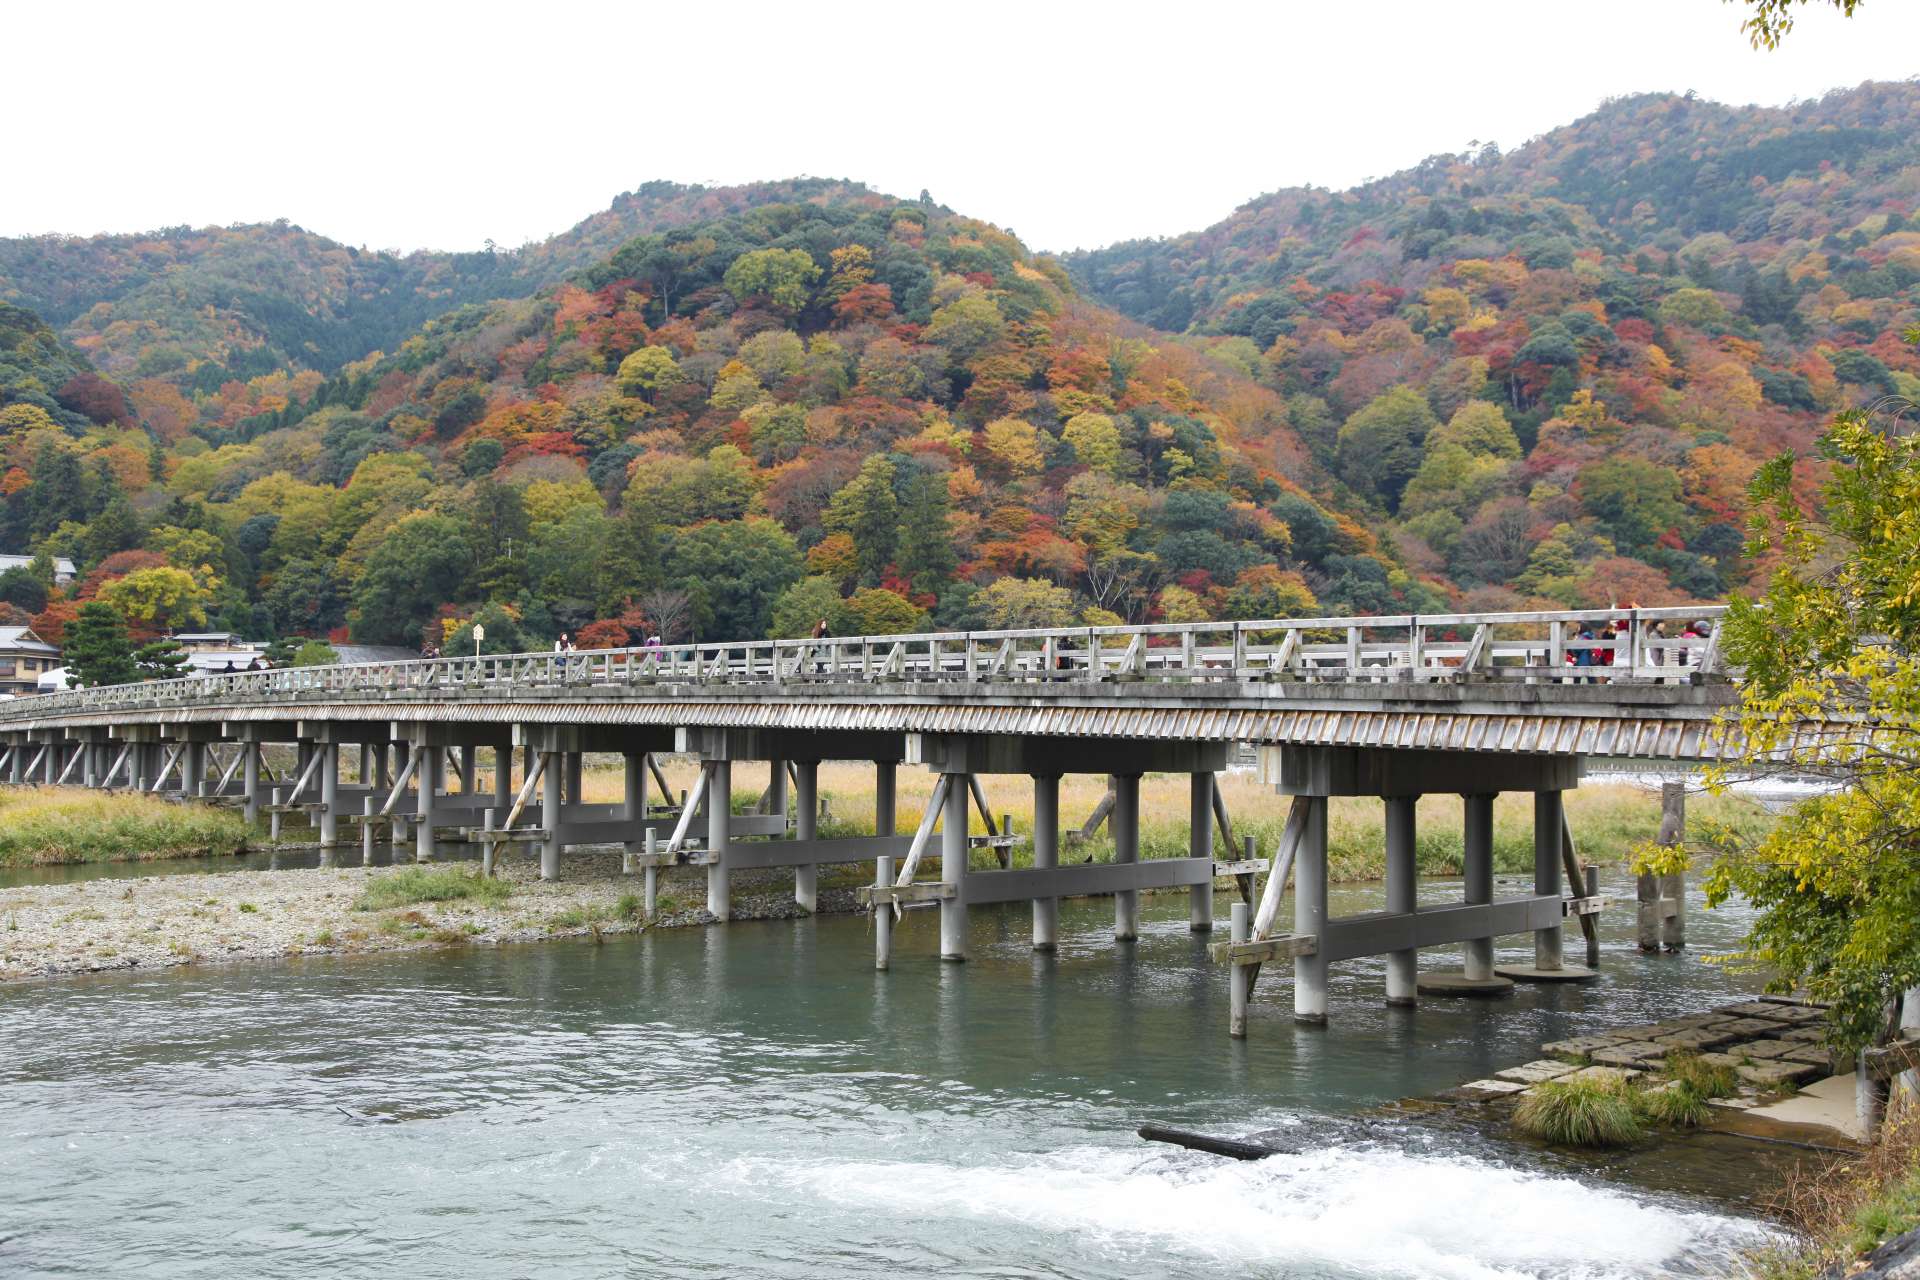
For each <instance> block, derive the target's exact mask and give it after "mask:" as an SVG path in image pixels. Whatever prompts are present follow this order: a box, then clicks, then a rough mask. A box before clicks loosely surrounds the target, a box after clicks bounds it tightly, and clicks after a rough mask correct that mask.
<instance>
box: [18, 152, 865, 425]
mask: <svg viewBox="0 0 1920 1280" xmlns="http://www.w3.org/2000/svg"><path fill="white" fill-rule="evenodd" d="M880 200H881V198H880V197H879V196H876V195H873V194H872V193H870V192H868V191H866V189H865V188H863V187H860V186H859V185H857V184H852V183H845V182H836V181H830V180H826V179H802V180H795V181H789V182H765V183H755V184H752V185H750V186H740V187H689V186H681V185H679V184H676V183H670V182H655V183H648V184H646V185H644V186H642V187H640V188H639V189H638V190H636V191H631V192H628V193H627V194H625V195H622V196H619V197H617V198H616V199H615V200H614V202H613V204H612V205H611V206H610V207H609V208H607V209H605V210H602V211H601V212H599V213H597V214H594V215H593V216H592V217H589V218H587V219H585V220H584V221H582V222H580V223H579V224H578V225H576V226H574V227H573V228H571V229H570V230H568V231H565V232H562V233H561V234H559V235H556V236H553V237H551V238H549V239H547V240H545V241H542V242H540V243H537V244H528V245H525V246H522V247H521V248H518V249H512V250H507V249H494V248H492V247H489V248H488V249H487V250H485V251H481V252H474V253H439V252H425V251H423V252H416V253H408V254H396V253H391V252H377V251H370V250H367V249H364V248H354V247H352V246H350V245H344V244H340V243H337V242H336V241H333V240H329V239H327V238H326V237H325V236H320V235H316V234H314V233H312V232H310V231H306V230H303V229H302V228H300V227H297V226H293V225H291V224H289V223H286V222H276V223H272V224H267V225H251V226H248V225H242V226H233V227H204V228H197V229H196V228H189V227H172V228H167V229H165V230H161V231H156V232H152V233H149V234H144V235H106V236H88V237H81V236H33V237H22V238H14V239H0V302H10V303H13V304H15V305H17V306H21V307H25V308H27V309H29V310H31V311H33V312H35V313H36V314H37V315H39V316H40V318H41V319H43V320H45V321H46V322H47V323H49V324H51V325H53V326H54V327H55V328H57V329H59V330H60V331H61V334H62V336H63V337H64V338H65V339H66V340H67V341H68V342H70V343H72V344H73V346H74V347H76V348H77V349H78V350H80V351H81V352H83V353H84V354H86V355H87V356H88V357H89V359H90V360H91V361H92V363H93V364H94V366H95V367H96V368H97V369H98V370H99V371H100V372H102V373H104V374H106V375H107V376H109V377H112V378H114V379H117V380H119V381H120V382H122V383H123V384H125V385H126V386H127V388H128V389H129V391H130V392H131V394H132V396H133V398H134V401H135V403H136V404H138V405H140V406H141V408H142V411H143V412H145V413H148V414H149V415H150V416H152V417H155V418H157V419H159V420H162V421H165V422H168V423H179V424H180V425H181V426H182V427H184V425H186V424H187V423H190V422H192V421H195V420H204V421H207V422H209V423H216V424H220V425H225V426H232V425H234V423H236V422H238V421H240V420H241V419H242V418H245V417H249V416H253V415H255V414H257V413H260V412H263V411H270V410H271V409H273V408H275V407H277V406H278V405H279V404H282V403H284V402H285V400H286V399H287V396H288V392H289V388H288V387H287V386H286V385H285V382H284V379H285V378H286V377H289V376H292V375H297V374H300V373H303V372H307V373H319V374H329V373H332V372H333V371H335V370H336V369H338V368H339V367H340V366H341V365H343V364H346V363H347V362H348V361H350V360H358V359H361V358H363V357H364V356H366V355H367V354H369V353H370V352H374V351H382V350H389V349H391V348H393V347H394V346H396V345H398V344H399V343H400V342H402V341H404V340H405V339H406V338H407V337H408V335H410V334H411V333H413V331H414V330H416V329H418V328H419V327H420V326H421V325H422V324H424V323H426V322H427V321H428V320H431V319H433V318H434V317H435V316H438V315H441V314H442V313H444V312H446V311H448V310H450V309H451V308H453V307H456V306H459V305H462V304H465V303H470V302H483V301H489V300H492V299H495V298H515V297H526V296H527V295H529V294H532V293H535V292H538V291H539V290H541V289H543V288H546V287H547V286H549V285H552V284H555V283H557V282H558V281H560V280H562V279H564V278H565V277H566V276H567V275H568V274H569V273H571V272H573V271H576V270H579V269H580V268H582V267H587V266H591V265H592V264H594V263H596V262H598V261H600V260H602V259H603V258H605V257H606V256H607V255H608V254H610V253H612V252H613V251H614V250H615V249H618V248H619V247H620V246H621V245H622V244H624V243H625V242H626V241H627V240H629V239H631V238H632V237H633V236H636V235H640V234H642V233H645V232H650V231H658V230H662V229H664V228H667V227H673V226H680V225H683V224H686V223H689V222H697V221H701V220H704V219H710V218H715V217H720V216H723V215H725V214H730V213H738V212H742V211H744V210H747V209H751V208H756V207H758V206H761V205H766V204H778V203H791V202H796V201H817V202H820V203H843V202H845V203H854V204H858V203H861V202H868V203H871V202H875V201H880ZM263 378H264V379H266V381H265V382H263V383H260V384H259V385H254V386H249V385H247V384H249V383H250V382H252V381H253V380H255V379H263ZM312 381H313V380H309V382H308V385H311V382H312Z"/></svg>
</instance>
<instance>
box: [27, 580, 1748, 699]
mask: <svg viewBox="0 0 1920 1280" xmlns="http://www.w3.org/2000/svg"><path fill="white" fill-rule="evenodd" d="M1723 613H1724V609H1722V608H1720V607H1718V606H1713V607H1700V606H1696V607H1693V608H1678V609H1636V610H1582V611H1572V612H1564V613H1477V614H1440V615H1430V614H1423V615H1418V616H1413V615H1389V616H1362V617H1347V618H1277V619H1268V620H1259V621H1250V622H1192V623H1167V624H1157V625H1150V626H1132V627H1129V626H1120V627H1050V628H1035V629H1028V630H1018V631H969V632H936V633H929V634H920V635H903V636H853V637H844V638H842V637H832V638H827V639H820V640H760V641H741V642H736V643H717V644H679V645H660V646H645V647H637V648H627V649H604V650H594V651H590V652H575V653H518V654H501V655H494V654H487V655H482V656H478V657H471V656H470V657H453V658H432V659H424V658H423V659H417V660H408V661H403V662H372V663H355V664H350V665H349V664H343V665H338V666H323V667H290V668H282V669H278V670H271V671H243V672H237V673H233V674H222V675H208V676H192V677H188V678H185V679H174V680H159V681H148V682H142V683H137V684H123V685H106V686H102V687H99V688H92V689H72V690H68V691H66V692H63V693H53V694H43V695H39V696H36V697H31V698H21V699H16V700H15V701H13V702H9V703H4V704H0V724H4V723H5V722H7V721H9V720H22V719H41V718H44V717H46V716H49V715H61V714H76V713H86V712H90V711H104V710H110V709H114V708H128V709H133V708H151V707H156V706H159V707H168V706H187V705H193V704H196V703H215V704H220V703H247V702H255V701H278V700H295V701H314V700H323V699H325V698H327V697H336V696H337V697H349V698H361V697H376V698H377V697H383V696H389V697H390V696H394V695H404V696H425V697H433V696H436V695H441V696H446V697H449V698H458V697H460V696H462V695H463V694H469V693H471V694H474V695H477V696H499V695H501V694H504V693H508V692H511V691H516V690H525V691H528V692H535V691H548V690H554V689H580V690H587V689H592V688H596V687H633V686H644V685H652V684H663V685H696V686H711V687H727V686H756V687H778V686H783V685H810V684H822V683H834V684H845V683H856V684H861V683H864V684H875V685H897V684H926V685H930V686H946V685H965V684H992V683H1003V682H1024V683H1034V684H1060V683H1065V684H1088V683H1100V682H1111V681H1134V680H1140V681H1160V682H1166V683H1193V682H1217V681H1246V680H1302V681H1323V682H1338V683H1366V682H1371V683H1386V682H1416V683H1417V682H1424V681H1444V680H1453V681H1470V680H1508V681H1512V680H1520V681H1527V682H1533V683H1617V682H1634V681H1639V682H1645V681H1654V680H1680V679H1687V678H1691V677H1692V676H1694V675H1695V674H1696V673H1699V674H1703V675H1715V674H1718V673H1719V656H1718V655H1719V619H1720V618H1721V616H1722V615H1723ZM1698 621H1706V622H1708V623H1709V626H1708V628H1707V632H1708V634H1706V635H1699V634H1696V633H1695V630H1694V628H1693V626H1692V624H1693V623H1695V622H1698Z"/></svg>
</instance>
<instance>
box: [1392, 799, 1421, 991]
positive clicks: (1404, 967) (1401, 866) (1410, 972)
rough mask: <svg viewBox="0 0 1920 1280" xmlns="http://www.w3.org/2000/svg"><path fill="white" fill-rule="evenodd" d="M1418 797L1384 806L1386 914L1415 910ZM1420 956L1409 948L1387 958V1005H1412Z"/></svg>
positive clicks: (1407, 912) (1396, 800)
mask: <svg viewBox="0 0 1920 1280" xmlns="http://www.w3.org/2000/svg"><path fill="white" fill-rule="evenodd" d="M1419 803H1420V797H1419V796H1389V797H1388V798H1387V802H1386V810H1387V812H1386V845H1387V910H1388V911H1389V912H1392V913H1394V914H1407V915H1410V914H1412V913H1413V911H1414V909H1415V906H1416V901H1417V898H1416V894H1417V889H1416V874H1417V868H1416V867H1415V851H1416V848H1417V844H1418V842H1417V840H1416V839H1415V830H1414V826H1415V822H1416V813H1417V806H1418V805H1419ZM1419 959H1420V953H1419V952H1418V951H1417V950H1415V949H1414V948H1412V947H1407V948H1404V949H1402V950H1399V951H1395V952H1392V953H1390V954H1389V955H1388V956H1387V1003H1388V1004H1389V1005H1398V1006H1408V1005H1412V1004H1413V1003H1414V1002H1415V993H1414V984H1415V981H1416V978H1417V974H1416V972H1415V971H1416V969H1417V968H1418V961H1419Z"/></svg>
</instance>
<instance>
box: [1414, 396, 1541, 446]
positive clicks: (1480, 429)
mask: <svg viewBox="0 0 1920 1280" xmlns="http://www.w3.org/2000/svg"><path fill="white" fill-rule="evenodd" d="M1443 444H1457V445H1459V446H1460V447H1461V448H1462V449H1465V450H1466V451H1467V452H1468V453H1471V454H1474V455H1476V456H1478V457H1483V458H1509V459H1512V458H1518V457H1519V456H1520V437H1519V436H1516V435H1515V434H1514V433H1513V426H1512V424H1511V423H1509V422H1508V421H1507V415H1506V414H1505V413H1504V412H1502V411H1501V409H1500V406H1499V405H1497V404H1489V403H1487V402H1486V401H1485V400H1472V401H1469V402H1467V403H1466V404H1463V405H1461V406H1460V407H1459V408H1458V409H1456V410H1455V411H1454V414H1453V416H1452V417H1451V418H1448V419H1447V420H1446V422H1445V423H1443V424H1442V425H1440V426H1437V427H1435V428H1434V429H1433V431H1432V433H1431V434H1429V435H1428V436H1427V443H1426V448H1427V452H1428V453H1431V452H1433V450H1434V449H1435V448H1437V447H1439V446H1440V445H1443Z"/></svg>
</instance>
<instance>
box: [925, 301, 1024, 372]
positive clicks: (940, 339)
mask: <svg viewBox="0 0 1920 1280" xmlns="http://www.w3.org/2000/svg"><path fill="white" fill-rule="evenodd" d="M1006 331H1007V321H1006V317H1005V316H1002V315H1001V314H1000V308H999V307H997V306H995V305H994V301H993V299H992V298H989V297H988V296H987V295H986V294H984V293H970V294H967V295H965V296H964V297H960V298H955V299H954V300H953V301H952V302H949V303H948V304H947V305H946V306H944V307H941V308H940V309H939V310H938V311H936V312H934V313H933V323H931V324H929V325H928V326H927V341H928V342H931V343H934V344H936V345H938V346H942V347H945V348H946V349H947V354H948V355H949V356H951V357H952V359H953V362H954V363H955V364H965V363H966V362H967V361H968V360H971V359H972V358H973V357H974V356H975V355H977V354H978V353H979V352H980V351H982V350H983V349H985V348H986V347H988V346H991V345H992V344H993V343H995V342H998V341H999V340H1000V337H1001V335H1003V334H1004V333H1006Z"/></svg>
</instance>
